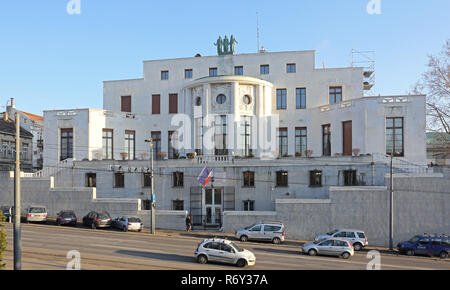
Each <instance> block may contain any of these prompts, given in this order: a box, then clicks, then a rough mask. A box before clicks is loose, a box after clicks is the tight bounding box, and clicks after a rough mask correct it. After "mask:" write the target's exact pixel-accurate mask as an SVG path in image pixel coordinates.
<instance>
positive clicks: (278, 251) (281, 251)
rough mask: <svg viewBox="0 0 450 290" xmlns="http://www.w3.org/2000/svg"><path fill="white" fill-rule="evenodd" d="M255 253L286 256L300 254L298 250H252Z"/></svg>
mask: <svg viewBox="0 0 450 290" xmlns="http://www.w3.org/2000/svg"><path fill="white" fill-rule="evenodd" d="M253 251H255V252H267V253H275V254H288V255H298V254H300V250H298V251H295V250H284V249H274V248H254V249H253Z"/></svg>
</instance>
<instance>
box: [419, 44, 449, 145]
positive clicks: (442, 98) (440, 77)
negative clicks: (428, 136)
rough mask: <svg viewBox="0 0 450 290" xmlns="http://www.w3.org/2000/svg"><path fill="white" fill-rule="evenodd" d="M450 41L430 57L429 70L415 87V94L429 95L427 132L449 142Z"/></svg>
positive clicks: (427, 102)
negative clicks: (434, 133) (436, 134)
mask: <svg viewBox="0 0 450 290" xmlns="http://www.w3.org/2000/svg"><path fill="white" fill-rule="evenodd" d="M449 57H450V39H449V40H447V43H446V44H445V45H444V47H443V49H442V51H441V52H440V53H439V54H438V55H437V56H433V55H429V56H428V70H427V71H426V72H425V73H424V74H423V75H422V79H421V80H420V81H419V82H418V83H417V84H416V85H415V87H414V89H413V93H415V94H426V95H427V101H426V105H427V130H428V131H432V132H436V133H441V134H438V135H441V137H442V138H443V139H444V140H443V141H445V142H448V141H449V140H448V134H450V71H449V67H450V61H449Z"/></svg>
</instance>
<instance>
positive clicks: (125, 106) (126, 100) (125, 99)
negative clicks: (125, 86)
mask: <svg viewBox="0 0 450 290" xmlns="http://www.w3.org/2000/svg"><path fill="white" fill-rule="evenodd" d="M121 111H122V112H127V113H131V96H122V97H121Z"/></svg>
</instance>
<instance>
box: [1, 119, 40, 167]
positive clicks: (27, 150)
mask: <svg viewBox="0 0 450 290" xmlns="http://www.w3.org/2000/svg"><path fill="white" fill-rule="evenodd" d="M20 138H21V140H20V141H21V146H20V150H21V154H20V166H21V169H22V170H23V171H25V172H32V171H33V155H32V152H31V148H32V139H33V135H32V134H31V133H30V132H28V131H27V130H25V129H24V128H23V127H21V128H20ZM0 142H1V143H0V144H1V148H0V170H2V171H10V170H14V168H15V167H16V164H15V162H16V124H15V122H14V121H12V120H11V119H9V118H8V114H5V113H3V114H2V117H1V119H0Z"/></svg>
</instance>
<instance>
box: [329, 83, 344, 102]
mask: <svg viewBox="0 0 450 290" xmlns="http://www.w3.org/2000/svg"><path fill="white" fill-rule="evenodd" d="M340 102H342V87H330V105H332V104H336V103H340Z"/></svg>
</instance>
